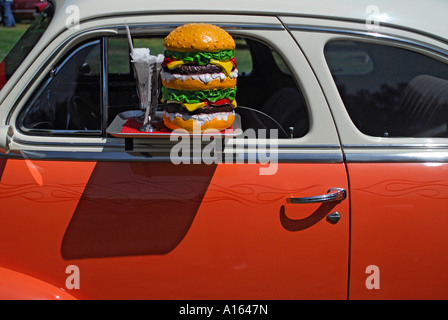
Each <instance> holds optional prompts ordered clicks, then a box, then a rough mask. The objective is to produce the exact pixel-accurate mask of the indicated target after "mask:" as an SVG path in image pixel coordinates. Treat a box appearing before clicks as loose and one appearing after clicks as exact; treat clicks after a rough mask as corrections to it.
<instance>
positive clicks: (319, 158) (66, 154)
mask: <svg viewBox="0 0 448 320" xmlns="http://www.w3.org/2000/svg"><path fill="white" fill-rule="evenodd" d="M2 158H7V159H30V160H41V161H42V160H46V161H58V160H59V161H117V162H122V161H139V162H170V161H171V158H170V152H169V150H167V151H158V152H151V150H148V152H145V151H128V152H126V151H124V150H123V151H105V152H88V151H40V150H39V151H37V150H33V151H27V150H24V151H11V152H10V153H9V154H8V155H3V154H0V159H2ZM218 159H221V160H218V161H217V162H218V163H228V161H230V160H229V159H232V162H231V163H240V162H244V163H254V162H256V161H263V162H266V161H268V160H272V163H277V162H278V163H327V164H328V163H343V157H342V154H341V153H330V152H328V153H278V154H277V158H276V157H271V158H270V157H269V156H266V158H265V159H259V158H258V157H253V156H251V157H250V159H249V155H248V154H247V153H245V154H244V158H243V157H241V154H237V153H233V154H232V156H230V155H226V154H224V153H220V158H218ZM195 160H196V161H200V160H201V159H200V158H197V157H193V156H192V157H190V158H189V161H190V163H194V162H193V161H195ZM202 160H208V161H209V162H212V161H213V160H214V158H212V157H210V158H205V159H202Z"/></svg>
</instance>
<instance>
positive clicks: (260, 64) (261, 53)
mask: <svg viewBox="0 0 448 320" xmlns="http://www.w3.org/2000/svg"><path fill="white" fill-rule="evenodd" d="M165 36H166V35H158V36H148V37H141V36H139V37H135V38H134V37H133V42H134V44H133V45H134V47H135V48H149V49H150V53H151V54H152V55H157V54H159V53H162V54H163V53H164V47H163V40H164V37H165ZM235 42H236V45H237V46H236V50H235V58H236V61H237V68H238V80H237V94H236V101H237V104H238V107H237V108H236V109H235V112H236V113H238V114H239V115H240V116H241V121H242V128H243V130H245V129H255V131H256V132H258V130H259V129H266V130H267V131H269V130H277V131H278V136H279V137H280V138H297V137H302V136H304V135H305V134H306V133H307V132H308V130H309V116H308V109H307V106H306V103H305V100H304V97H303V95H302V92H301V91H300V89H299V88H298V86H297V85H296V82H295V79H294V78H293V76H292V74H291V72H290V71H289V69H288V67H287V66H286V64H285V63H284V62H283V59H282V58H281V56H280V55H279V54H278V53H277V52H276V51H275V50H273V49H272V48H271V47H270V46H268V45H266V44H264V43H262V42H260V41H257V40H254V39H246V38H241V37H235ZM108 61H109V109H108V112H107V114H108V119H107V122H108V123H109V124H110V123H111V122H112V121H113V120H114V118H115V117H116V116H117V115H118V114H119V113H121V112H123V111H127V110H136V109H138V108H139V103H138V102H139V100H138V96H137V90H136V80H135V77H134V76H133V74H132V73H133V71H132V68H130V65H129V42H128V39H127V38H126V36H119V37H110V38H109V56H108Z"/></svg>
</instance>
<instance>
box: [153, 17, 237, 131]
mask: <svg viewBox="0 0 448 320" xmlns="http://www.w3.org/2000/svg"><path fill="white" fill-rule="evenodd" d="M164 47H165V49H166V50H165V60H164V62H163V64H162V72H161V78H162V85H163V86H162V102H163V104H164V105H163V109H164V114H163V122H164V124H165V126H167V127H168V128H170V129H172V130H175V129H180V128H181V129H185V130H187V131H188V132H196V130H200V131H201V132H204V131H205V130H207V129H216V130H220V131H221V130H224V129H227V128H229V127H230V126H231V125H232V124H233V122H234V121H235V111H234V109H235V108H236V106H237V104H236V101H235V97H236V83H237V77H238V69H237V65H236V61H235V41H234V39H233V38H232V36H231V35H229V34H228V33H227V32H226V31H225V30H223V29H222V28H220V27H218V26H215V25H211V24H205V23H193V24H186V25H183V26H180V27H178V28H176V29H175V30H173V31H172V32H171V33H170V34H169V35H168V36H167V37H166V38H165V41H164Z"/></svg>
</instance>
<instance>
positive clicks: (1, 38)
mask: <svg viewBox="0 0 448 320" xmlns="http://www.w3.org/2000/svg"><path fill="white" fill-rule="evenodd" d="M28 27H29V25H28V24H17V26H16V27H15V28H4V27H0V61H3V59H4V58H5V57H6V55H7V54H8V52H9V51H10V50H11V49H12V48H13V47H14V45H15V44H16V43H17V41H18V40H19V39H20V38H21V37H22V35H23V34H24V33H25V31H26V29H28Z"/></svg>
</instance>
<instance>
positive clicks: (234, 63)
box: [230, 57, 237, 68]
mask: <svg viewBox="0 0 448 320" xmlns="http://www.w3.org/2000/svg"><path fill="white" fill-rule="evenodd" d="M230 61H232V63H233V66H234V67H235V68H236V67H237V66H236V59H235V57H233V58H232V59H230Z"/></svg>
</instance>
